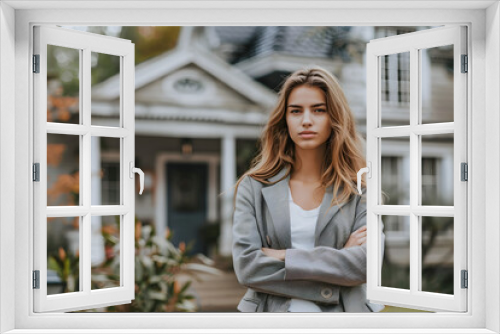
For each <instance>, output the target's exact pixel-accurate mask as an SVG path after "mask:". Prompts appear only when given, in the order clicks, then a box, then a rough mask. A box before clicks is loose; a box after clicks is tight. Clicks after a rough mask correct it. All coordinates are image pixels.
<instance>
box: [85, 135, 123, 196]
mask: <svg viewBox="0 0 500 334" xmlns="http://www.w3.org/2000/svg"><path fill="white" fill-rule="evenodd" d="M120 141H121V139H120V138H104V137H92V148H91V160H92V200H91V203H92V205H120Z"/></svg>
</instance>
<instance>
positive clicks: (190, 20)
mask: <svg viewBox="0 0 500 334" xmlns="http://www.w3.org/2000/svg"><path fill="white" fill-rule="evenodd" d="M120 5H121V6H128V7H130V8H131V9H116V8H115V9H114V10H103V7H107V8H113V7H117V6H120ZM0 6H1V7H0V43H1V51H0V52H1V53H0V70H1V71H2V76H1V77H0V101H1V102H0V106H1V114H0V117H1V118H0V121H1V122H0V161H1V167H0V182H1V184H2V186H1V187H0V188H1V189H0V199H1V202H0V209H1V210H0V215H1V216H0V218H1V221H0V223H1V225H0V238H1V246H2V247H1V248H0V270H1V273H2V275H1V276H0V294H1V302H0V323H1V324H0V326H1V327H0V331H1V332H7V333H8V332H9V331H10V330H15V331H12V333H28V332H29V333H38V332H40V333H41V332H47V331H43V329H44V328H45V329H52V330H51V331H50V332H52V333H54V332H57V331H56V329H60V332H61V333H62V332H64V333H70V332H75V333H76V332H77V330H71V329H72V328H73V329H76V328H78V329H82V328H86V329H88V331H86V332H92V333H104V332H108V333H109V332H110V330H112V329H126V330H127V333H144V331H145V329H146V328H150V329H163V330H162V331H161V332H163V333H174V332H180V330H175V328H185V329H191V330H190V331H183V332H184V333H187V332H189V333H194V332H196V333H200V332H212V333H220V332H226V333H229V332H231V333H233V332H238V330H237V329H234V328H242V329H243V328H247V329H248V328H264V329H265V330H262V332H290V330H283V328H287V327H291V328H302V330H299V332H305V330H304V328H308V329H310V330H311V331H312V330H314V329H315V331H316V332H322V333H325V332H331V333H340V332H345V331H342V330H341V329H342V328H344V329H347V328H351V329H350V330H349V332H351V333H355V330H354V329H352V328H353V327H354V328H357V331H358V332H359V333H388V332H389V330H390V329H392V330H390V332H394V333H410V332H411V333H415V329H416V328H418V329H419V332H421V333H456V332H459V330H458V329H462V331H460V332H463V333H498V332H500V320H499V319H498V314H499V313H500V298H499V294H500V287H499V285H498V281H500V260H499V256H498V255H499V254H500V251H499V250H500V248H499V247H500V246H499V245H500V237H499V236H500V229H499V224H498V222H499V221H500V208H499V206H498V203H499V202H500V176H499V173H498V166H499V164H500V152H499V150H498V147H499V146H500V135H499V133H500V131H499V122H500V118H499V115H498V114H499V113H498V110H499V109H500V98H499V96H498V91H499V90H500V59H499V57H500V56H499V54H500V9H499V6H498V1H479V2H477V1H460V2H456V1H455V2H448V1H433V2H425V1H424V2H417V1H404V2H403V1H398V2H397V3H395V2H386V1H370V3H369V6H367V3H366V2H365V1H359V2H358V1H351V2H349V1H331V2H328V3H326V2H314V1H309V2H307V3H306V2H289V1H286V2H285V1H269V2H258V3H257V2H255V3H250V2H245V1H238V2H231V3H229V2H224V4H221V3H217V2H215V1H214V2H203V3H201V2H198V3H196V4H190V3H189V2H184V3H181V2H175V1H171V2H162V3H159V2H146V1H145V2H143V3H142V4H141V3H140V2H134V1H130V2H119V3H118V4H117V3H116V2H107V1H99V2H95V1H79V2H76V3H75V2H73V3H72V2H69V1H65V2H49V1H43V0H42V1H15V0H11V1H9V0H6V1H4V2H3V3H1V4H0ZM58 6H59V7H58ZM62 6H64V7H69V8H65V9H61V8H60V7H62ZM138 6H142V7H143V8H145V10H137V8H138ZM148 6H151V7H153V6H154V8H149V9H148V8H147V7H148ZM193 6H197V7H196V8H193ZM221 6H223V7H222V8H224V10H221V9H220V8H221ZM391 6H394V7H395V6H397V7H398V8H397V9H391ZM426 6H428V7H426ZM451 6H460V7H451ZM98 7H99V8H98ZM158 7H162V8H158ZM243 7H244V8H247V10H242V9H241V8H243ZM405 7H406V8H405ZM44 8H49V9H52V10H44ZM58 8H59V9H60V10H53V9H58ZM82 8H84V9H82ZM310 8H313V9H310ZM408 8H412V9H411V10H408ZM187 9H189V10H187ZM207 11H208V12H209V13H208V14H207ZM103 13H105V14H106V15H105V16H104V15H103ZM307 13H310V14H311V15H305V14H307ZM103 17H105V21H103V20H104V19H103ZM402 22H404V24H405V25H413V26H419V25H421V26H430V25H439V24H462V25H467V26H468V27H469V29H468V31H469V34H470V35H469V41H470V43H469V50H468V51H469V52H468V54H469V58H470V62H469V70H470V71H471V75H469V79H468V80H469V87H470V90H469V98H468V101H469V110H471V112H470V113H469V114H468V131H469V133H470V134H471V135H470V137H469V138H470V139H469V141H468V143H467V145H468V152H469V153H470V156H469V180H470V181H469V190H468V198H469V199H470V201H469V204H468V205H469V207H468V220H469V221H470V222H471V224H469V227H468V228H469V229H468V235H469V236H470V238H471V243H470V244H468V245H467V248H468V254H469V259H468V268H469V289H468V300H469V308H468V312H467V313H460V314H456V313H434V314H421V313H399V314H392V313H391V314H389V313H386V314H359V313H357V314H348V313H346V314H338V315H337V314H336V315H330V314H317V315H309V314H299V315H294V316H293V317H291V316H290V315H287V314H237V313H232V314H211V315H207V314H201V313H200V314H177V313H176V314H165V315H163V314H66V313H64V314H58V313H53V314H34V313H33V298H32V295H33V291H32V290H31V288H30V287H31V270H32V257H31V256H30V254H31V253H30V251H31V250H32V246H31V245H32V244H33V238H32V217H33V212H32V209H30V208H32V204H33V203H32V199H30V194H31V193H32V187H33V185H32V183H31V179H30V176H31V163H32V161H31V160H30V157H31V156H32V149H33V148H32V147H31V146H30V143H31V142H32V133H33V124H32V119H31V116H30V115H32V114H31V112H32V105H31V104H30V102H29V100H28V99H26V96H31V94H32V89H31V87H32V86H31V75H30V70H31V66H30V64H31V58H30V57H31V45H32V39H31V38H32V33H31V32H32V26H33V25H35V24H66V25H89V24H95V25H304V26H307V25H320V26H321V25H368V26H370V25H387V26H388V25H400V24H401V23H402ZM14 33H15V35H14ZM14 36H15V37H14ZM486 69H487V70H486ZM13 83H14V84H13ZM473 116H474V117H473ZM13 139H15V141H14V144H15V145H12V140H13ZM486 153H487V155H486ZM486 163H487V164H486ZM14 171H15V177H12V175H14ZM486 175H488V178H486ZM486 181H487V182H486ZM14 191H15V196H14V198H13V196H12V194H13V193H14ZM27 198H28V199H29V200H27ZM12 222H15V224H12ZM472 226H474V229H472ZM486 250H487V251H488V253H486ZM12 254H14V256H12ZM487 254H488V256H487V259H486V260H485V258H486V255H487ZM26 259H30V260H29V261H26ZM486 261H488V262H487V265H486ZM12 305H15V307H12ZM138 327H141V328H140V329H137V328H138ZM23 329H24V330H23ZM133 329H137V330H133ZM209 329H211V330H209ZM224 329H225V330H224ZM325 329H329V330H325ZM336 329H337V330H336ZM247 331H248V330H247ZM240 332H243V330H241V331H240ZM294 332H296V331H294Z"/></svg>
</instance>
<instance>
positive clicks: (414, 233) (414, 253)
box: [410, 48, 420, 293]
mask: <svg viewBox="0 0 500 334" xmlns="http://www.w3.org/2000/svg"><path fill="white" fill-rule="evenodd" d="M419 82H420V78H419V66H418V50H417V49H415V48H412V49H411V50H410V128H411V132H410V291H411V293H416V292H417V291H418V284H419V277H418V276H419V272H420V270H419V269H420V266H419V262H420V261H419V257H420V256H419V247H418V245H419V244H418V239H419V231H418V227H419V224H418V221H419V220H418V216H416V215H415V214H414V212H413V210H414V209H415V208H416V206H417V205H418V196H419V192H418V185H419V183H420V178H419V175H418V174H419V167H418V160H419V159H418V156H419V146H420V145H419V143H418V141H419V136H418V135H417V134H415V131H414V130H415V127H416V126H417V124H418V108H419Z"/></svg>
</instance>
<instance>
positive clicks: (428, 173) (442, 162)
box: [421, 133, 454, 206]
mask: <svg viewBox="0 0 500 334" xmlns="http://www.w3.org/2000/svg"><path fill="white" fill-rule="evenodd" d="M421 139H422V158H421V159H422V194H421V195H422V199H421V203H422V205H450V206H452V205H453V203H454V201H453V198H454V194H453V179H454V173H453V133H449V134H440V135H425V136H421Z"/></svg>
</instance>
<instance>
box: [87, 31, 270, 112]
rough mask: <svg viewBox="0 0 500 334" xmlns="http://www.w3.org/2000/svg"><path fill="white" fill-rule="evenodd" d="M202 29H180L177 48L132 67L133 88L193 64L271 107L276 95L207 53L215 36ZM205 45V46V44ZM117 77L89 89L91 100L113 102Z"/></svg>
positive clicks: (116, 89) (249, 97) (259, 103)
mask: <svg viewBox="0 0 500 334" xmlns="http://www.w3.org/2000/svg"><path fill="white" fill-rule="evenodd" d="M203 29H205V27H183V28H182V30H181V37H180V39H179V43H178V46H177V47H176V48H175V49H173V50H171V51H169V52H166V53H164V54H162V55H160V56H158V57H155V58H153V59H151V60H148V61H145V62H144V63H142V64H139V65H137V66H136V67H135V89H136V90H138V89H140V88H142V87H145V86H146V85H148V84H150V83H152V82H154V81H156V80H158V79H160V78H162V77H165V76H167V75H169V74H171V73H173V72H175V71H176V70H178V69H180V68H182V67H185V66H186V65H189V64H194V65H196V66H198V67H199V68H201V69H202V70H204V71H206V72H207V73H209V74H210V75H212V76H213V77H215V78H216V79H218V80H220V81H221V82H224V83H225V84H226V85H227V86H228V87H231V89H233V90H234V91H235V92H237V93H238V94H241V95H242V96H244V97H246V98H247V99H248V100H250V101H252V102H254V103H255V104H257V105H260V106H262V107H263V108H269V107H270V106H272V105H274V104H275V102H276V99H277V96H276V94H275V93H274V92H273V91H272V90H270V89H269V88H267V87H265V86H264V85H262V84H260V83H259V82H257V81H254V80H253V79H252V78H251V77H249V76H248V75H247V74H245V73H244V72H242V71H241V70H239V69H237V68H235V67H234V66H233V65H231V64H229V63H227V62H225V61H224V60H223V59H221V58H219V57H218V56H217V55H215V54H214V53H213V52H211V51H210V50H209V48H210V46H213V45H214V44H216V43H217V39H216V38H217V37H216V35H215V36H214V35H213V34H212V35H211V37H210V38H208V37H207V35H210V34H209V33H208V32H207V31H203ZM207 43H208V44H207ZM119 80H120V76H119V75H115V76H113V77H111V78H109V79H108V80H106V81H104V82H103V83H101V84H98V85H96V86H94V87H93V88H92V96H93V99H97V100H101V101H110V100H115V99H117V98H118V96H119V87H120V85H119Z"/></svg>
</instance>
